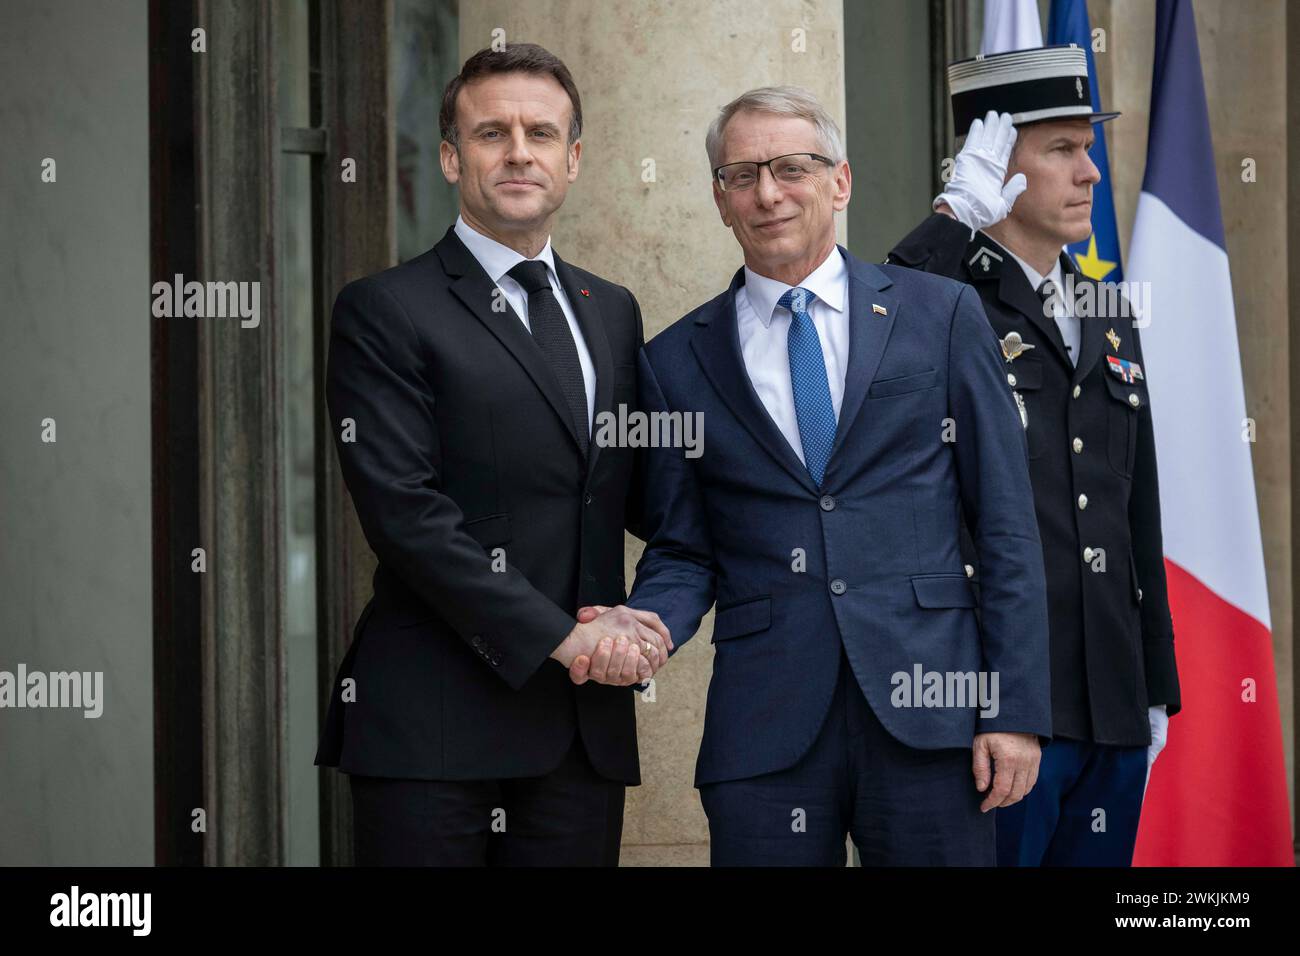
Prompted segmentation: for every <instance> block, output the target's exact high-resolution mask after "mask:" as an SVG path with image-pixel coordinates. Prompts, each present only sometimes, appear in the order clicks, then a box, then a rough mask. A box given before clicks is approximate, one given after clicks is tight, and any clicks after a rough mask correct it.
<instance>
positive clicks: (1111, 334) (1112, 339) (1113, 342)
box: [1106, 329, 1119, 352]
mask: <svg viewBox="0 0 1300 956" xmlns="http://www.w3.org/2000/svg"><path fill="white" fill-rule="evenodd" d="M1106 341H1107V342H1109V343H1110V347H1111V348H1113V349H1114V350H1115V351H1116V352H1118V351H1119V336H1118V335H1116V334H1115V330H1114V329H1107V330H1106Z"/></svg>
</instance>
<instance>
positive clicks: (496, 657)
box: [488, 651, 501, 667]
mask: <svg viewBox="0 0 1300 956" xmlns="http://www.w3.org/2000/svg"><path fill="white" fill-rule="evenodd" d="M488 660H490V661H491V662H492V666H493V667H500V666H501V652H500V651H493V652H492V656H491V657H490V658H488Z"/></svg>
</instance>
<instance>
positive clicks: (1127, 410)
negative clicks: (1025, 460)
mask: <svg viewBox="0 0 1300 956" xmlns="http://www.w3.org/2000/svg"><path fill="white" fill-rule="evenodd" d="M886 261H888V262H895V263H898V264H900V265H907V266H912V267H915V268H919V269H924V270H925V271H927V272H935V273H939V274H940V275H946V276H949V277H951V278H954V279H958V280H960V281H962V282H969V283H970V284H971V285H973V286H974V287H975V289H976V290H977V291H978V292H979V295H980V299H981V300H982V301H983V303H984V311H985V312H986V313H987V314H988V317H989V322H990V324H991V325H992V326H993V331H994V332H995V333H996V334H997V336H998V338H1002V337H1004V336H1005V335H1007V333H1009V332H1018V333H1019V334H1020V336H1021V338H1022V339H1023V340H1024V341H1025V342H1026V343H1028V344H1029V345H1032V346H1033V348H1032V349H1028V350H1026V351H1025V352H1024V353H1023V354H1021V355H1020V356H1019V357H1018V358H1016V359H1015V360H1014V361H1012V362H1010V363H1008V364H1007V366H1006V371H1007V374H1008V381H1009V382H1013V383H1014V384H1013V385H1012V387H1013V388H1014V389H1015V390H1016V391H1017V392H1019V393H1020V395H1021V396H1022V398H1023V401H1024V404H1025V410H1026V413H1027V416H1028V428H1027V435H1026V437H1027V438H1028V441H1029V475H1030V480H1031V482H1032V484H1033V488H1034V502H1033V505H1034V510H1035V512H1036V514H1037V518H1038V530H1039V535H1040V537H1041V538H1042V541H1043V564H1044V566H1045V568H1046V571H1047V605H1048V617H1049V622H1050V631H1051V650H1052V735H1053V736H1054V737H1068V738H1072V739H1076V740H1091V741H1094V742H1096V743H1103V744H1115V745H1122V746H1145V745H1146V744H1148V743H1149V742H1150V739H1151V733H1150V728H1149V725H1148V721H1147V707H1148V705H1150V704H1165V705H1167V707H1168V712H1169V713H1170V714H1171V715H1172V714H1175V713H1177V712H1178V710H1179V708H1180V706H1181V700H1180V696H1179V687H1178V668H1177V665H1176V663H1175V660H1174V629H1173V622H1172V620H1171V618H1170V614H1169V598H1168V595H1167V593H1166V587H1165V566H1164V547H1163V542H1162V537H1161V530H1160V491H1159V481H1158V478H1157V473H1156V449H1155V433H1154V431H1153V429H1152V424H1151V405H1150V399H1149V396H1148V394H1147V385H1146V380H1145V379H1144V378H1143V379H1137V380H1135V381H1133V382H1126V381H1124V380H1123V378H1121V377H1120V376H1118V375H1116V374H1114V371H1113V369H1112V365H1113V363H1111V362H1108V361H1107V356H1112V357H1114V358H1115V359H1117V360H1119V359H1127V360H1129V361H1131V362H1136V363H1137V364H1138V366H1139V368H1143V369H1144V368H1145V363H1144V360H1143V358H1142V343H1141V339H1140V337H1139V334H1138V329H1137V328H1135V327H1134V326H1133V322H1132V319H1131V318H1128V317H1124V316H1120V315H1100V316H1099V315H1092V316H1088V317H1084V318H1082V319H1081V320H1080V327H1081V330H1082V340H1081V342H1080V345H1079V352H1080V356H1079V362H1078V365H1077V366H1075V365H1073V364H1072V363H1071V362H1070V360H1069V358H1068V357H1067V354H1066V351H1065V344H1064V342H1063V340H1062V339H1061V333H1060V329H1059V328H1058V327H1057V325H1056V321H1055V320H1054V319H1052V318H1050V317H1048V316H1047V314H1046V313H1045V312H1044V308H1043V300H1042V299H1040V298H1039V296H1038V294H1037V292H1036V290H1035V289H1033V287H1032V286H1030V284H1029V280H1028V279H1027V278H1026V276H1025V272H1024V270H1023V269H1022V268H1020V264H1019V263H1018V262H1016V260H1015V259H1014V258H1012V257H1011V254H1010V253H1009V252H1007V250H1005V249H1003V248H1002V247H1001V246H1000V245H998V244H997V243H996V242H994V241H993V240H992V239H990V238H989V237H988V236H987V235H985V234H984V233H982V232H979V233H976V234H975V236H974V238H972V237H971V233H970V229H969V228H968V227H967V226H964V225H962V224H961V223H960V222H957V221H956V220H954V219H952V218H950V217H948V216H945V215H942V214H938V213H936V214H934V215H932V216H930V217H929V218H928V219H926V220H925V221H924V222H923V223H922V224H921V225H920V226H918V227H917V228H916V229H915V230H914V231H913V232H911V233H910V234H909V235H908V236H907V237H906V238H905V239H903V240H902V241H901V242H900V243H899V244H898V245H897V246H895V247H894V249H893V251H891V252H890V254H889V257H888V259H887V260H886ZM1062 267H1063V269H1064V270H1065V272H1066V273H1067V274H1073V275H1074V281H1075V291H1076V295H1086V294H1091V295H1092V296H1093V300H1092V301H1094V302H1096V301H1098V299H1097V297H1096V292H1097V287H1096V283H1095V282H1093V281H1092V280H1090V279H1088V278H1087V277H1085V276H1082V275H1080V274H1079V273H1078V272H1077V270H1075V269H1074V265H1073V264H1072V263H1071V262H1070V259H1069V256H1062ZM1076 314H1079V315H1083V314H1084V313H1083V312H1082V311H1080V310H1077V311H1076ZM1108 332H1109V333H1111V334H1112V335H1113V336H1114V341H1113V342H1112V341H1111V339H1110V338H1108V335H1107V333H1108ZM1081 496H1083V497H1081ZM1026 505H1028V503H1026ZM1098 551H1102V552H1104V565H1103V564H1102V562H1101V560H1099V558H1098V555H1097V552H1098ZM968 561H969V562H970V563H971V564H972V565H974V566H977V565H978V560H977V559H976V558H975V557H974V556H973V555H972V556H970V557H969V558H968ZM1103 567H1104V571H1103V570H1101V568H1103ZM976 578H977V581H978V574H977V576H976Z"/></svg>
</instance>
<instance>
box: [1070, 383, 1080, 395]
mask: <svg viewBox="0 0 1300 956" xmlns="http://www.w3.org/2000/svg"><path fill="white" fill-rule="evenodd" d="M1079 391H1080V389H1079V386H1078V385H1076V386H1074V391H1073V392H1072V393H1071V394H1072V395H1073V396H1074V397H1075V398H1078V397H1079Z"/></svg>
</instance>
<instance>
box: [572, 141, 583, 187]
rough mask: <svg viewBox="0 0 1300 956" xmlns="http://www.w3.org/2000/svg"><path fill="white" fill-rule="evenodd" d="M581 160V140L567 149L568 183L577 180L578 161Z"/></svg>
mask: <svg viewBox="0 0 1300 956" xmlns="http://www.w3.org/2000/svg"><path fill="white" fill-rule="evenodd" d="M581 158H582V140H578V141H577V142H576V143H574V144H573V145H572V146H570V147H569V182H573V181H574V180H575V179H577V178H578V160H579V159H581Z"/></svg>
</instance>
